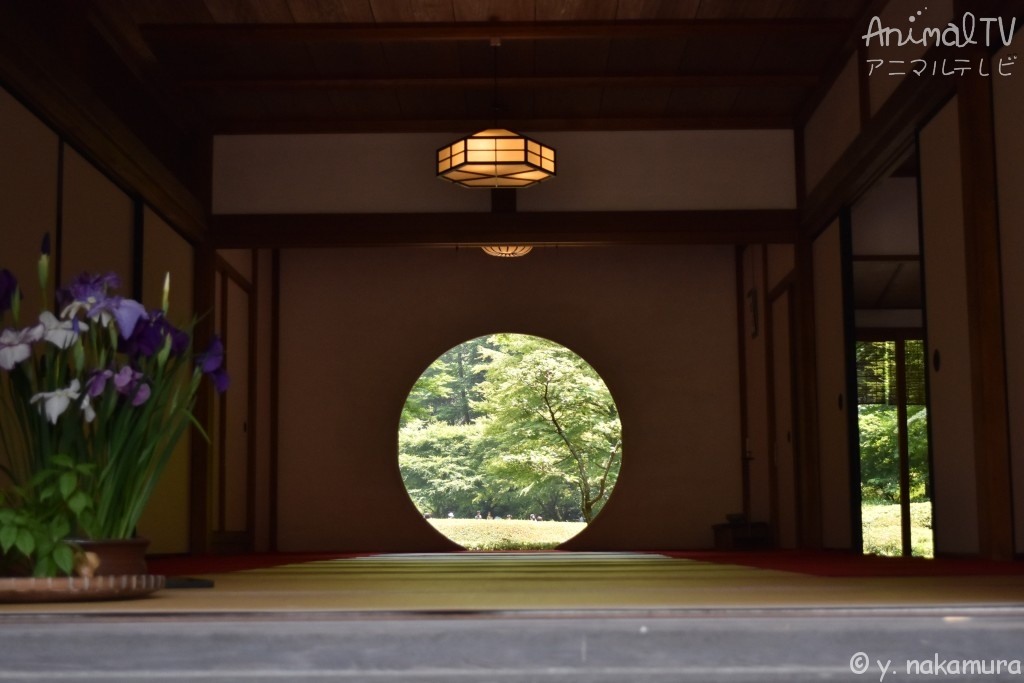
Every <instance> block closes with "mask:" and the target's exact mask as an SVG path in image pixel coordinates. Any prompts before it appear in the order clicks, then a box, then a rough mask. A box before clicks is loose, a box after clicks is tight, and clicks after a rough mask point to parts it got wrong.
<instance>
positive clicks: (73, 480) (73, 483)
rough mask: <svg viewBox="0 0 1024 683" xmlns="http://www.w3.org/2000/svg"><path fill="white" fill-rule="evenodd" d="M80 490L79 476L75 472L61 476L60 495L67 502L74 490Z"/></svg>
mask: <svg viewBox="0 0 1024 683" xmlns="http://www.w3.org/2000/svg"><path fill="white" fill-rule="evenodd" d="M76 488H78V475H76V474H75V473H74V472H65V473H64V474H62V475H60V495H61V497H63V498H64V500H67V499H68V498H70V497H71V494H72V493H73V492H74V490H75V489H76Z"/></svg>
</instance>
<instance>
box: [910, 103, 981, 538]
mask: <svg viewBox="0 0 1024 683" xmlns="http://www.w3.org/2000/svg"><path fill="white" fill-rule="evenodd" d="M956 108H957V100H956V98H954V99H953V100H951V101H950V102H949V103H948V104H947V105H946V106H945V107H944V108H943V109H942V111H941V112H939V113H938V114H937V115H936V116H935V118H934V119H932V121H931V122H929V123H928V125H927V126H925V128H924V129H923V130H922V131H921V135H920V158H921V201H922V207H921V209H922V221H923V228H922V244H921V249H922V253H923V255H924V281H925V302H926V310H925V316H926V317H925V319H926V322H927V333H926V334H927V349H928V353H929V356H930V357H929V358H928V382H929V384H928V387H929V396H930V399H931V406H930V414H929V423H930V426H931V448H932V477H933V481H934V483H935V497H934V499H933V513H932V514H933V520H934V524H933V526H934V529H935V551H936V553H937V554H949V555H959V554H971V553H977V552H978V507H977V496H978V494H977V488H976V478H975V465H974V417H973V413H972V408H971V405H972V403H971V401H972V399H971V359H970V346H969V339H968V318H967V293H966V287H967V284H966V278H967V274H966V263H965V260H964V223H963V193H962V189H961V173H960V144H959V137H960V136H959V132H958V116H957V109H956ZM936 352H938V353H939V354H940V356H941V366H940V369H939V370H938V371H936V370H935V366H934V364H933V363H932V356H933V354H934V353H936Z"/></svg>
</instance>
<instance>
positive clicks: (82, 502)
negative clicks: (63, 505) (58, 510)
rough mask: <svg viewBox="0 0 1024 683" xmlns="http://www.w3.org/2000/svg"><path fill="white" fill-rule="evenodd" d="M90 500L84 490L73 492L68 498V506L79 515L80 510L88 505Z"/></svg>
mask: <svg viewBox="0 0 1024 683" xmlns="http://www.w3.org/2000/svg"><path fill="white" fill-rule="evenodd" d="M90 502H91V501H90V500H89V496H88V495H87V494H86V493H85V492H84V491H77V492H75V495H73V496H71V498H70V499H68V507H69V508H71V511H72V512H74V513H75V514H76V515H80V514H82V510H84V509H86V508H87V507H89V503H90Z"/></svg>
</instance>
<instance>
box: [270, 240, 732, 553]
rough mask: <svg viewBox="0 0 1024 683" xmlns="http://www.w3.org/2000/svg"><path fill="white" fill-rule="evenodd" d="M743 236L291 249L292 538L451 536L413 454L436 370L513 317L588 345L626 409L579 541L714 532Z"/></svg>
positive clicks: (385, 543) (284, 311)
mask: <svg viewBox="0 0 1024 683" xmlns="http://www.w3.org/2000/svg"><path fill="white" fill-rule="evenodd" d="M735 277H736V271H735V255H734V250H733V249H732V248H731V247H691V248H684V247H658V248H647V247H620V248H579V249H554V248H547V249H536V250H534V252H533V253H532V254H530V255H529V256H528V257H526V258H523V259H516V260H499V259H494V258H492V257H488V256H486V255H484V254H483V253H482V252H481V251H480V250H477V249H461V250H453V249H400V248H396V249H377V250H372V249H352V250H318V251H315V250H290V251H285V252H283V254H282V274H281V309H280V312H281V329H282V330H283V331H286V332H287V334H283V335H282V338H281V359H280V362H281V372H280V405H281V413H280V421H279V426H280V464H279V467H280V475H279V481H278V488H279V492H280V501H279V502H280V517H279V523H280V537H279V543H280V547H281V549H282V550H326V549H332V550H405V551H417V550H439V549H447V548H451V547H452V546H451V544H450V543H449V542H448V541H447V540H445V539H443V538H441V537H440V536H438V535H437V534H436V533H435V532H433V531H432V528H431V527H430V526H429V525H428V524H427V523H426V522H425V521H424V520H423V519H422V518H421V517H420V516H419V514H418V513H417V511H416V509H415V507H414V506H413V504H412V502H411V501H410V500H409V497H408V495H407V494H406V492H405V489H404V486H403V484H402V480H401V476H400V474H399V470H398V418H399V414H400V412H401V409H402V406H403V404H404V402H405V399H406V397H407V395H408V391H409V389H410V388H411V387H412V385H413V383H414V382H415V381H416V379H417V378H418V377H419V375H420V374H421V373H422V371H423V370H424V369H425V368H426V367H427V366H428V365H429V364H430V363H431V362H432V361H433V360H434V359H436V358H437V357H438V356H439V355H440V354H441V353H443V352H444V351H446V350H447V349H449V348H451V347H452V346H454V345H455V344H457V343H459V342H462V341H465V340H467V339H472V338H474V337H477V336H480V335H483V334H488V333H492V332H499V331H510V332H521V333H526V334H535V335H539V336H542V337H546V338H548V339H552V340H553V341H556V342H558V343H560V344H564V345H565V346H567V347H569V348H570V349H572V350H573V351H575V352H577V353H578V354H580V355H581V356H582V357H583V358H584V359H585V360H587V362H589V363H590V364H591V365H593V367H594V368H595V369H596V370H597V372H598V373H600V374H601V376H602V377H603V378H604V380H605V382H606V383H607V385H608V387H609V389H610V391H611V393H612V395H613V397H614V398H615V401H616V403H617V405H618V407H619V411H620V415H621V418H622V428H623V464H622V471H621V475H620V478H619V480H618V483H617V485H616V487H615V491H614V492H613V494H612V496H611V498H610V500H609V501H608V503H607V505H606V507H605V508H604V511H603V512H602V513H601V515H600V517H599V518H598V519H597V520H596V521H595V522H594V524H593V526H591V527H590V529H588V530H587V531H586V532H584V534H582V535H581V536H579V537H577V539H575V541H573V543H572V547H574V548H634V549H635V548H652V549H656V548H699V547H707V546H709V545H710V544H711V540H712V535H711V525H712V524H715V523H718V522H722V521H724V518H725V515H726V513H729V512H735V511H737V510H739V509H740V504H741V500H740V494H741V491H740V476H739V458H740V450H741V444H740V442H739V397H738V362H739V357H738V349H737V321H736V300H735V298H734V297H735Z"/></svg>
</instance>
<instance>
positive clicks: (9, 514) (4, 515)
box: [0, 508, 17, 524]
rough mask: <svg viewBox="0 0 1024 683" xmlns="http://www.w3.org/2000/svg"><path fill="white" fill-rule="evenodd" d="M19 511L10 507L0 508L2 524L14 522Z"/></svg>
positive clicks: (0, 521)
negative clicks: (16, 511)
mask: <svg viewBox="0 0 1024 683" xmlns="http://www.w3.org/2000/svg"><path fill="white" fill-rule="evenodd" d="M16 516H17V513H15V512H14V510H12V509H10V508H3V509H0V524H12V523H13V522H14V518H15V517H16Z"/></svg>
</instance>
